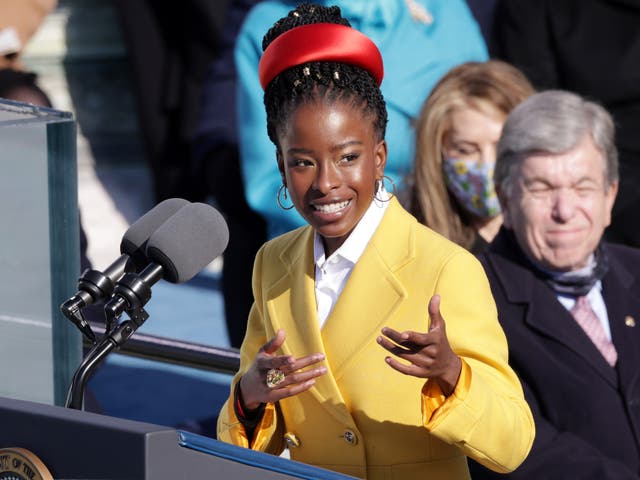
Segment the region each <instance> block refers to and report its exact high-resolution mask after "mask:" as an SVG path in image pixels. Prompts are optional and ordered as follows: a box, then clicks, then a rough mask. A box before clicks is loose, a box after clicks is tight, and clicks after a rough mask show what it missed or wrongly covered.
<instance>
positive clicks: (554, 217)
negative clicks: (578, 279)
mask: <svg viewBox="0 0 640 480" xmlns="http://www.w3.org/2000/svg"><path fill="white" fill-rule="evenodd" d="M604 162H605V159H604V156H603V154H602V152H600V151H599V150H598V149H597V148H596V146H595V145H594V143H593V141H592V140H591V137H589V136H585V137H584V138H583V140H582V141H581V142H580V143H578V145H577V146H575V147H574V148H573V149H571V150H569V151H568V152H566V153H564V154H561V155H532V156H530V157H528V158H526V159H525V160H524V161H523V162H522V163H520V164H519V165H517V166H515V167H514V172H513V191H512V192H511V195H510V197H509V198H505V197H503V202H502V203H503V207H505V208H504V223H505V225H506V226H507V227H509V228H512V229H513V231H514V233H515V235H516V238H517V239H518V243H519V244H520V246H521V247H522V249H523V250H524V251H525V253H526V254H527V255H528V256H529V257H530V258H532V259H533V260H535V261H536V262H537V263H539V264H540V265H541V266H543V267H545V268H547V269H550V270H555V271H573V270H577V269H580V268H582V267H584V266H586V264H587V261H588V259H589V256H590V255H591V254H592V253H593V252H594V251H595V249H596V247H597V245H598V243H599V242H600V238H601V237H602V234H603V232H604V229H605V228H606V227H607V226H608V225H609V223H610V221H611V208H612V207H613V202H614V200H615V197H616V193H617V191H618V184H617V182H613V183H612V184H611V185H608V184H607V182H606V179H605V173H604V172H605V163H604Z"/></svg>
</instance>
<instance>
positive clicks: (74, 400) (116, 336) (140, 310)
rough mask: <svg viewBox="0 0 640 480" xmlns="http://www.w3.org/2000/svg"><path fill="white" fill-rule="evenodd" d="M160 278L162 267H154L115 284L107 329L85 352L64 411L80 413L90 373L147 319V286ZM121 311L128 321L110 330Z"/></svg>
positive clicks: (107, 316) (148, 291) (106, 308)
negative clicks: (71, 409)
mask: <svg viewBox="0 0 640 480" xmlns="http://www.w3.org/2000/svg"><path fill="white" fill-rule="evenodd" d="M161 275H162V267H160V266H159V265H156V266H154V267H152V268H150V271H148V272H147V273H146V274H145V275H136V274H126V275H125V276H124V277H123V278H122V279H121V280H120V281H119V282H118V283H117V284H116V288H115V291H114V297H113V298H112V299H111V300H110V301H109V302H108V303H107V304H105V307H104V309H105V316H106V325H107V328H106V329H105V335H104V337H103V338H102V340H101V341H100V342H99V343H97V344H95V345H94V346H93V348H91V350H89V352H88V353H87V355H86V356H85V358H84V359H83V360H82V363H81V364H80V366H79V367H78V369H77V370H76V372H75V374H74V375H73V379H72V380H71V385H70V386H69V391H68V392H67V398H66V401H65V407H67V408H73V409H76V410H82V405H83V400H84V390H85V387H86V384H87V381H88V380H89V377H90V376H91V375H92V374H93V372H94V370H95V369H96V368H97V367H98V365H100V363H101V362H102V361H103V360H104V359H105V358H106V356H107V355H108V354H109V353H110V352H111V351H113V350H116V349H118V348H120V347H121V346H122V345H124V343H125V342H126V341H127V340H129V338H131V336H132V335H133V334H134V333H135V331H136V330H137V329H138V328H139V327H140V326H141V325H142V324H143V323H144V322H145V321H146V320H147V319H148V318H149V314H148V313H147V311H146V310H145V309H144V305H146V303H147V302H148V301H149V299H150V298H151V286H150V285H152V284H153V283H155V281H157V280H159V279H160V277H161ZM123 311H124V312H125V313H126V314H127V315H128V316H129V320H125V321H123V322H121V323H119V324H117V325H116V326H115V327H114V328H111V326H112V325H113V324H114V322H115V321H117V319H118V318H119V317H120V315H121V314H122V312H123Z"/></svg>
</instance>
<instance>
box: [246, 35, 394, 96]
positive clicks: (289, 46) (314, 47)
mask: <svg viewBox="0 0 640 480" xmlns="http://www.w3.org/2000/svg"><path fill="white" fill-rule="evenodd" d="M318 61H333V62H341V63H348V64H351V65H356V66H358V67H360V68H364V69H365V70H367V71H368V72H369V73H371V75H373V78H375V79H376V82H377V83H378V86H380V84H381V83H382V77H383V75H384V68H383V65H382V55H380V51H379V50H378V47H376V45H375V43H373V42H372V41H371V40H370V39H369V37H367V36H366V35H364V34H362V33H360V32H359V31H358V30H356V29H354V28H351V27H347V26H345V25H338V24H335V23H312V24H310V25H302V26H300V27H296V28H292V29H291V30H289V31H287V32H284V33H283V34H282V35H280V36H279V37H278V38H276V39H275V40H274V41H273V42H271V44H270V45H269V46H268V47H267V49H266V50H265V51H264V53H263V54H262V58H261V59H260V64H259V65H258V76H259V78H260V84H261V85H262V88H263V89H264V88H266V86H267V85H268V84H269V82H270V81H271V80H273V79H274V77H275V76H276V75H278V74H279V73H280V72H283V71H284V70H286V69H288V68H291V67H294V66H296V65H301V64H303V63H307V62H318Z"/></svg>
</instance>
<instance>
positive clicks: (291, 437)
mask: <svg viewBox="0 0 640 480" xmlns="http://www.w3.org/2000/svg"><path fill="white" fill-rule="evenodd" d="M284 443H286V444H287V447H289V448H298V447H299V446H300V439H299V438H298V437H297V436H296V434H295V433H291V432H287V433H285V434H284Z"/></svg>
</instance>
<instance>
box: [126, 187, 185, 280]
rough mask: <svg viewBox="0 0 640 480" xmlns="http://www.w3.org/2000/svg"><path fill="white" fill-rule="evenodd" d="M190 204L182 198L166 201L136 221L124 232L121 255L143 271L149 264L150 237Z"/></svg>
mask: <svg viewBox="0 0 640 480" xmlns="http://www.w3.org/2000/svg"><path fill="white" fill-rule="evenodd" d="M188 203H189V202H188V201H186V200H184V199H182V198H169V199H167V200H164V201H162V202H160V203H159V204H157V205H156V206H155V207H153V208H152V209H151V210H149V211H148V212H147V213H145V214H144V215H143V216H142V217H140V218H139V219H138V220H136V222H135V223H133V224H132V225H131V226H130V227H129V228H128V229H127V231H126V232H124V236H123V237H122V241H121V242H120V253H123V254H125V255H129V257H130V258H131V260H132V261H133V263H134V265H135V267H136V270H138V271H140V270H142V269H143V268H144V267H146V266H147V264H148V263H149V260H148V259H147V256H146V253H145V250H146V248H147V240H149V237H150V236H151V235H152V234H153V232H155V231H156V230H157V229H158V227H160V225H162V224H163V223H165V222H166V221H167V220H168V219H169V218H171V216H173V214H174V213H176V212H177V211H178V210H180V209H181V208H182V207H184V206H185V205H187V204H188Z"/></svg>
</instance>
